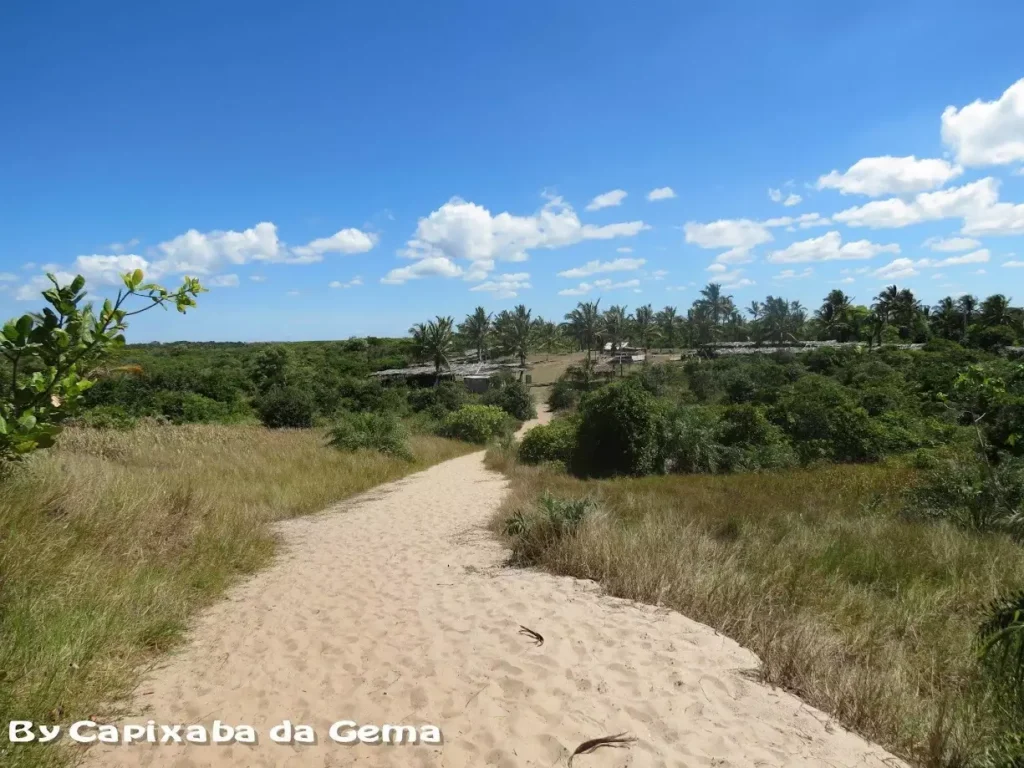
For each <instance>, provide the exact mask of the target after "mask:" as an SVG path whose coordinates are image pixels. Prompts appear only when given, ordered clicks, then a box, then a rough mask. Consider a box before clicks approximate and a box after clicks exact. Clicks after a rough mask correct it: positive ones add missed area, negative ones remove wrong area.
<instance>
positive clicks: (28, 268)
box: [21, 261, 36, 272]
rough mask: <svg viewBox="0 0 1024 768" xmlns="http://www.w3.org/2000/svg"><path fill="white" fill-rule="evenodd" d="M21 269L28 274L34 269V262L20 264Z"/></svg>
mask: <svg viewBox="0 0 1024 768" xmlns="http://www.w3.org/2000/svg"><path fill="white" fill-rule="evenodd" d="M21 268H22V269H24V270H25V271H26V272H30V271H31V270H33V269H35V268H36V263H35V262H34V261H28V262H25V263H24V264H22V265H21Z"/></svg>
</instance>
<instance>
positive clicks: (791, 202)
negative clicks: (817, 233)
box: [782, 192, 803, 208]
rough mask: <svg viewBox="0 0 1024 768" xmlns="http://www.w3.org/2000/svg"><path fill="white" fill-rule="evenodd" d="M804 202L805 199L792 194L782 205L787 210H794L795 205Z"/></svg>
mask: <svg viewBox="0 0 1024 768" xmlns="http://www.w3.org/2000/svg"><path fill="white" fill-rule="evenodd" d="M801 202H803V198H802V197H800V195H798V194H796V193H795V192H791V193H790V194H789V196H788V197H787V198H786V199H785V200H783V201H782V204H783V205H784V206H786V207H787V208H792V207H793V206H794V205H800V203H801Z"/></svg>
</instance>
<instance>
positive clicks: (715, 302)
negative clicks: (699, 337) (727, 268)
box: [697, 283, 733, 325]
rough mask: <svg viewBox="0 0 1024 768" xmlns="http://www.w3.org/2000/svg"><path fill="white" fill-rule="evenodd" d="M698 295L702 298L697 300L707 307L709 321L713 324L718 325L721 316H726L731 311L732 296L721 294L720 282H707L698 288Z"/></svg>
mask: <svg viewBox="0 0 1024 768" xmlns="http://www.w3.org/2000/svg"><path fill="white" fill-rule="evenodd" d="M700 295H701V296H702V297H703V298H701V299H698V300H697V301H698V302H700V303H702V304H703V305H704V306H706V307H707V309H708V313H709V314H710V315H711V322H712V323H714V324H715V325H719V324H720V323H721V322H722V318H724V317H727V316H728V315H729V312H730V311H732V306H733V304H732V296H723V295H722V286H721V284H720V283H708V284H707V285H706V286H704V287H703V288H701V289H700Z"/></svg>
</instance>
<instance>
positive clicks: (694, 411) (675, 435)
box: [662, 405, 723, 474]
mask: <svg viewBox="0 0 1024 768" xmlns="http://www.w3.org/2000/svg"><path fill="white" fill-rule="evenodd" d="M718 419H719V417H718V412H717V411H716V410H715V409H714V408H711V407H709V406H705V405H690V406H683V407H680V408H675V409H673V410H671V411H670V412H669V413H668V414H667V416H666V418H665V420H664V422H663V424H662V430H663V432H662V435H663V436H662V451H663V453H664V456H665V467H666V469H668V470H669V471H671V472H678V473H693V474H702V473H707V474H712V473H715V472H718V470H719V468H720V467H721V465H722V452H723V446H722V445H721V444H719V442H718Z"/></svg>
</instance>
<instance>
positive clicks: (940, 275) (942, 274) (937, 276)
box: [932, 272, 946, 280]
mask: <svg viewBox="0 0 1024 768" xmlns="http://www.w3.org/2000/svg"><path fill="white" fill-rule="evenodd" d="M945 277H946V273H945V272H936V273H935V274H934V275H932V280H943V279H945Z"/></svg>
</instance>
